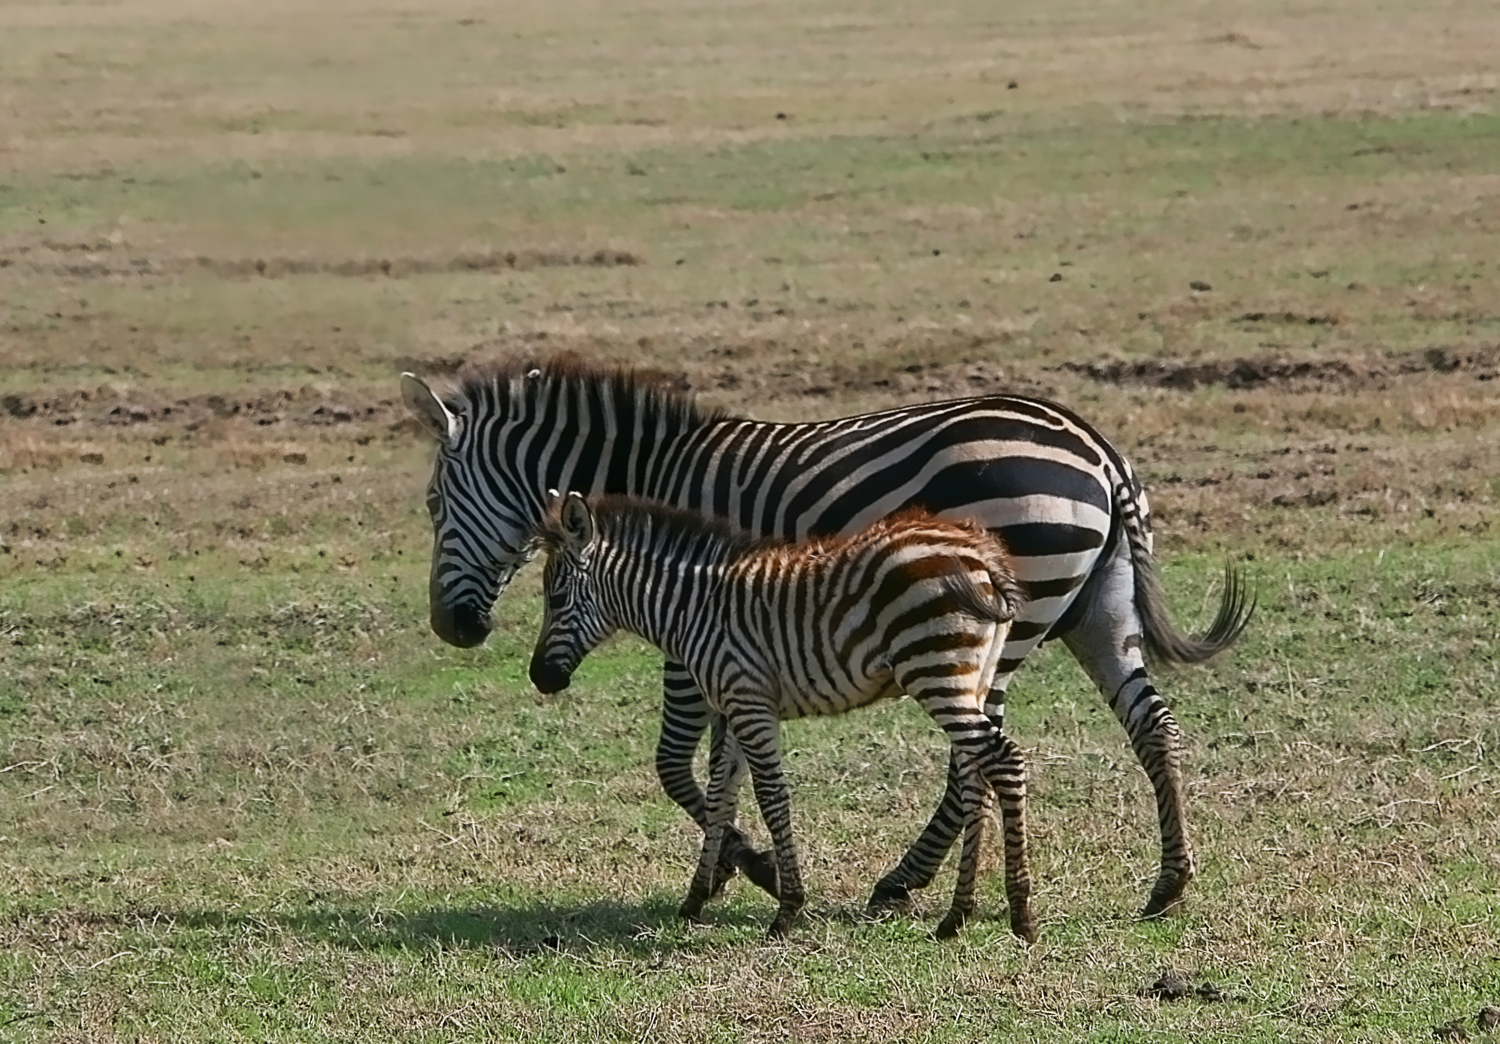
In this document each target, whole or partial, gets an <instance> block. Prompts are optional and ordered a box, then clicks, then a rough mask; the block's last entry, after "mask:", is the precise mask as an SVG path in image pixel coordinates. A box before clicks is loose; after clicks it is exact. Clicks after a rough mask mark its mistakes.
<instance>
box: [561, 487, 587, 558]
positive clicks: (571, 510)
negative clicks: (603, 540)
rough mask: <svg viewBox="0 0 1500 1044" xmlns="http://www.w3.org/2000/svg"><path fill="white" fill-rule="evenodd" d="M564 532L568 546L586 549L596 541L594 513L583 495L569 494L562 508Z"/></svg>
mask: <svg viewBox="0 0 1500 1044" xmlns="http://www.w3.org/2000/svg"><path fill="white" fill-rule="evenodd" d="M561 521H562V531H563V536H565V537H567V540H568V544H569V545H570V546H573V547H584V546H587V545H588V544H590V543H591V542H592V541H593V539H594V513H593V512H592V511H590V510H589V505H588V502H587V501H585V500H584V499H583V494H582V493H569V494H568V495H567V499H565V500H564V501H563V506H562V519H561Z"/></svg>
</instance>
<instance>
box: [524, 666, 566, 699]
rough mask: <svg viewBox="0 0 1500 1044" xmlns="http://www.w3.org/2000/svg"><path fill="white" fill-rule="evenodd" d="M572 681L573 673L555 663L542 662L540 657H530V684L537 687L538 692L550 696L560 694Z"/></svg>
mask: <svg viewBox="0 0 1500 1044" xmlns="http://www.w3.org/2000/svg"><path fill="white" fill-rule="evenodd" d="M572 680H573V672H572V671H570V670H568V668H566V667H564V666H563V665H562V664H560V663H557V662H556V661H550V660H544V659H542V658H541V657H539V656H537V657H532V660H531V684H533V685H535V686H536V687H537V691H538V692H542V693H545V694H546V695H548V696H550V695H552V694H553V693H554V692H562V691H563V690H564V689H566V688H567V687H568V684H569V683H570V682H572Z"/></svg>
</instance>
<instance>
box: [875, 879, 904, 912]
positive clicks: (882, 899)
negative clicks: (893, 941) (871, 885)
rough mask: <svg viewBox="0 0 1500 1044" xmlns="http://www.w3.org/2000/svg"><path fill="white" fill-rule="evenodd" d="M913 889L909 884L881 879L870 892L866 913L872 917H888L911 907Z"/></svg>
mask: <svg viewBox="0 0 1500 1044" xmlns="http://www.w3.org/2000/svg"><path fill="white" fill-rule="evenodd" d="M911 893H912V889H911V887H910V886H909V885H904V884H893V883H891V882H888V881H881V882H880V883H879V884H877V885H876V886H875V890H874V891H873V892H871V893H870V901H869V902H868V903H866V904H865V913H866V914H867V915H868V916H870V917H888V916H890V915H891V914H897V913H903V912H905V911H906V910H909V909H910V908H911V902H912V894H911Z"/></svg>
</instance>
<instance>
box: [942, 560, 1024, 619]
mask: <svg viewBox="0 0 1500 1044" xmlns="http://www.w3.org/2000/svg"><path fill="white" fill-rule="evenodd" d="M988 572H989V574H990V591H989V592H988V593H986V592H984V591H981V590H980V589H979V586H978V585H977V584H975V583H974V578H973V577H972V576H970V575H969V573H968V571H967V570H965V571H962V572H955V573H953V574H951V575H949V576H948V577H947V586H948V593H949V595H950V596H951V597H952V599H953V600H954V601H955V602H956V603H957V604H958V608H959V610H960V611H962V612H964V613H966V614H968V615H969V616H972V617H973V618H974V619H976V620H987V621H988V622H990V623H996V624H999V623H1009V622H1010V621H1012V620H1014V619H1015V618H1016V617H1017V616H1018V615H1020V612H1021V604H1022V602H1023V601H1024V600H1025V595H1024V593H1023V590H1022V588H1021V584H1020V582H1019V581H1017V580H1016V578H1015V575H1014V574H1013V573H1012V572H1010V570H1009V569H1008V568H1007V567H1006V566H1004V565H1002V564H999V563H996V562H991V563H989V566H988Z"/></svg>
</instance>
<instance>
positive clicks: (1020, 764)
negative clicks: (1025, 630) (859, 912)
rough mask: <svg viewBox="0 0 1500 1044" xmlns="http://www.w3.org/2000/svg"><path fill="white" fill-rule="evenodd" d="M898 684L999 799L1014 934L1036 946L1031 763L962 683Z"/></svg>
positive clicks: (918, 678)
mask: <svg viewBox="0 0 1500 1044" xmlns="http://www.w3.org/2000/svg"><path fill="white" fill-rule="evenodd" d="M898 681H899V682H900V684H901V687H902V688H903V689H905V690H906V691H907V692H908V693H910V694H911V696H912V698H913V699H915V700H916V701H917V702H918V703H920V704H921V705H922V708H923V709H924V710H926V711H927V713H928V714H930V715H931V716H932V719H933V720H934V721H936V722H937V723H938V726H939V727H940V728H941V729H942V730H943V732H944V733H945V734H946V735H947V737H948V741H949V742H950V743H952V744H953V747H954V749H955V751H956V752H957V754H958V756H960V757H968V758H971V759H972V760H973V762H974V764H975V766H976V767H977V769H978V771H979V773H980V774H981V775H982V776H983V777H984V781H985V782H986V783H987V784H989V786H990V788H992V789H993V790H994V792H995V796H996V797H997V798H998V799H999V801H1000V810H1001V813H1002V816H1003V818H1004V833H1005V895H1006V898H1007V899H1008V900H1009V902H1010V926H1011V930H1012V931H1014V932H1015V933H1016V934H1017V935H1018V936H1020V937H1021V938H1022V939H1025V940H1026V941H1027V942H1034V941H1036V925H1035V923H1034V921H1033V920H1032V917H1031V869H1030V865H1029V862H1028V859H1027V855H1026V843H1027V842H1026V762H1025V759H1024V758H1023V756H1022V753H1021V748H1020V747H1019V746H1017V745H1016V743H1015V741H1014V740H1012V739H1011V738H1010V737H1008V736H1006V735H1005V733H1003V732H1001V731H1000V730H999V729H998V728H996V727H995V723H994V722H992V721H990V719H989V718H987V717H985V716H984V713H983V712H982V711H980V710H979V707H978V706H977V700H976V699H975V698H974V696H973V694H972V693H965V692H962V691H957V690H956V688H955V682H956V681H957V679H955V678H952V677H943V676H941V675H934V676H931V677H923V676H922V675H921V674H920V672H912V673H911V674H910V675H909V676H908V677H904V678H898ZM955 902H957V897H955ZM944 923H946V921H945V922H944ZM955 930H956V929H955Z"/></svg>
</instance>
